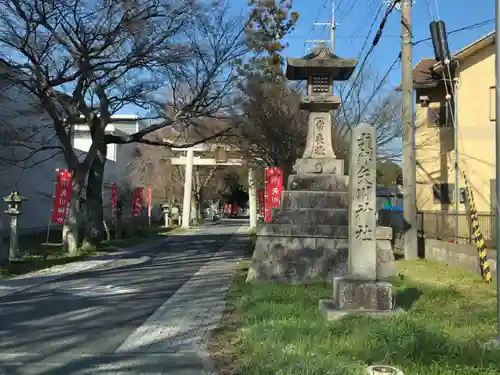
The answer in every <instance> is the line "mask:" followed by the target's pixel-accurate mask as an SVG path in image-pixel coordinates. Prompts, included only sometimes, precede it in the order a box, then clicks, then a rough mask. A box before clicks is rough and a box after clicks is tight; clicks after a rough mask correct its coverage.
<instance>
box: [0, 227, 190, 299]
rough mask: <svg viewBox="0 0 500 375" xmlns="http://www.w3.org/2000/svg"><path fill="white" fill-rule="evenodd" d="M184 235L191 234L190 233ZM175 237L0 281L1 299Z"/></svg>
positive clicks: (168, 236)
mask: <svg viewBox="0 0 500 375" xmlns="http://www.w3.org/2000/svg"><path fill="white" fill-rule="evenodd" d="M183 234H191V233H189V232H188V233H183ZM173 235H175V234H174V233H172V235H166V236H165V238H160V239H158V240H152V241H148V242H145V243H141V244H137V245H133V246H130V247H127V248H124V249H121V250H119V251H117V252H113V253H110V254H102V255H94V256H90V257H88V258H86V259H84V260H80V261H76V262H70V263H66V264H62V265H58V266H54V267H50V268H44V269H42V270H39V271H34V272H30V273H27V274H25V275H21V276H16V277H12V278H10V279H6V280H3V281H0V298H2V297H6V296H9V295H12V294H15V293H19V292H22V291H25V290H28V289H31V288H36V287H38V286H40V285H43V284H45V283H48V282H51V281H56V280H59V279H62V278H63V277H66V276H69V275H74V274H77V273H80V272H85V271H89V270H92V269H95V268H97V267H100V266H104V265H107V264H110V263H112V262H114V261H117V260H120V259H122V258H124V257H126V256H127V255H131V254H135V253H139V252H141V251H144V250H147V249H150V248H153V247H156V246H159V245H161V244H162V243H164V242H168V241H169V240H170V239H171V237H172V236H173Z"/></svg>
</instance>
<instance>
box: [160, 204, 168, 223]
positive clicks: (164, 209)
mask: <svg viewBox="0 0 500 375" xmlns="http://www.w3.org/2000/svg"><path fill="white" fill-rule="evenodd" d="M160 207H161V212H162V213H163V215H164V217H165V228H168V227H169V226H170V206H169V205H168V203H163V204H161V205H160Z"/></svg>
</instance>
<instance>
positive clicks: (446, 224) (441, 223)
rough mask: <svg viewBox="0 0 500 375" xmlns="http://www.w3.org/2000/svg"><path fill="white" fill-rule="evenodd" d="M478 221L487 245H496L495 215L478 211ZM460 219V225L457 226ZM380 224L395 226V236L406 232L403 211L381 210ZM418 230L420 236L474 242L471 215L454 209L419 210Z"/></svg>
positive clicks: (397, 236)
mask: <svg viewBox="0 0 500 375" xmlns="http://www.w3.org/2000/svg"><path fill="white" fill-rule="evenodd" d="M477 216H478V221H479V226H480V228H481V232H482V233H483V237H484V240H485V244H486V247H488V248H492V247H493V245H494V240H495V239H494V238H493V228H494V220H495V215H494V214H493V213H491V212H478V214H477ZM457 220H458V227H457ZM379 224H380V225H384V226H390V227H392V228H393V236H394V237H395V238H399V237H400V235H402V234H403V233H404V221H403V213H402V212H390V211H386V210H381V211H379ZM417 230H418V234H419V236H420V237H424V238H434V239H438V240H442V241H450V242H459V243H474V240H473V238H472V225H471V220H470V215H469V214H468V213H466V212H460V213H458V215H457V213H456V212H453V211H418V212H417Z"/></svg>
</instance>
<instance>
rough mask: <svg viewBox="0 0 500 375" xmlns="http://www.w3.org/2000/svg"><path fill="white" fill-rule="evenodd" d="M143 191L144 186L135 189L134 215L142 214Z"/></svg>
mask: <svg viewBox="0 0 500 375" xmlns="http://www.w3.org/2000/svg"><path fill="white" fill-rule="evenodd" d="M143 192H144V188H136V189H135V190H134V198H133V201H132V216H141V209H142V194H143Z"/></svg>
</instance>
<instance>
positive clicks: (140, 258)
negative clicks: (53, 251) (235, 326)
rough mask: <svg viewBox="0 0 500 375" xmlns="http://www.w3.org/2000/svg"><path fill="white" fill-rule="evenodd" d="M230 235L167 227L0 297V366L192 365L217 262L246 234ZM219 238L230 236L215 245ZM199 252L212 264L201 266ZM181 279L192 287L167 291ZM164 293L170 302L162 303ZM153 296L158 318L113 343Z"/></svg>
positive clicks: (11, 372) (18, 370)
mask: <svg viewBox="0 0 500 375" xmlns="http://www.w3.org/2000/svg"><path fill="white" fill-rule="evenodd" d="M235 225H237V224H235ZM225 226H226V224H225ZM238 226H241V223H240V224H238ZM233 235H234V232H233V233H232V234H231V233H229V232H228V234H217V233H215V234H203V233H200V234H198V235H187V236H176V237H172V238H171V239H170V240H169V241H168V242H166V243H164V244H162V245H159V246H157V247H155V248H153V249H149V250H145V251H141V252H139V253H137V254H133V255H128V256H126V257H124V258H122V259H120V260H117V261H115V262H113V263H112V264H107V265H105V266H102V267H99V268H97V269H93V270H90V271H85V272H81V273H78V274H74V275H69V276H66V277H64V278H62V279H59V280H57V281H52V282H48V283H46V284H44V285H42V286H40V287H37V288H34V289H31V290H28V291H25V292H20V293H16V294H13V295H10V296H6V297H3V298H0V335H1V336H0V337H2V340H1V341H0V363H1V365H0V374H6V375H35V374H36V375H56V374H57V375H59V374H61V375H63V374H64V375H67V374H118V373H120V374H150V373H151V374H152V373H155V374H161V373H168V374H176V375H177V374H179V375H180V374H194V373H195V372H194V371H196V370H199V369H201V368H202V361H201V359H200V358H201V357H202V356H201V353H200V352H199V350H200V349H199V340H198V339H197V338H198V337H200V336H203V335H204V334H205V335H206V331H207V330H208V329H209V328H214V326H216V324H217V322H214V320H213V315H214V314H213V312H214V311H216V310H217V309H219V308H220V306H219V305H217V300H218V299H219V298H220V295H222V294H223V293H224V291H225V289H224V288H226V286H227V277H228V276H227V271H224V267H223V266H224V264H225V262H228V261H234V259H235V258H237V257H239V256H241V254H242V253H243V251H244V249H245V248H246V245H247V239H248V236H247V235H237V236H233ZM229 239H231V243H230V246H228V247H226V248H225V249H224V251H220V252H217V251H218V250H219V249H220V248H221V247H222V246H223V245H224V244H225V243H227V242H228V240H229ZM209 261H210V264H216V265H217V264H220V265H221V269H220V271H218V269H215V270H212V268H210V269H207V270H206V271H205V268H206V267H203V266H204V265H205V264H206V263H207V262H209ZM200 268H201V269H200ZM226 268H227V267H226ZM218 272H220V274H218ZM193 275H195V276H194V277H193ZM192 277H193V278H192ZM191 278H192V279H191ZM190 279H191V280H190ZM188 280H190V283H194V284H193V285H195V288H194V289H190V290H191V292H189V291H186V292H183V293H182V294H180V291H179V293H176V291H178V290H179V288H181V286H182V285H183V284H185V283H186V282H187V281H188ZM193 280H194V281H193ZM183 289H184V288H182V289H181V291H182V290H183ZM174 293H175V295H174ZM173 295H174V298H173V300H176V302H178V304H177V305H176V304H175V303H174V302H172V304H171V305H169V304H168V303H167V304H165V301H167V300H169V298H170V297H172V296H173ZM162 305H164V306H163V310H164V315H163V316H164V317H167V316H168V321H164V320H162V321H157V322H156V323H154V324H152V325H151V326H148V327H146V331H145V332H143V334H142V336H140V340H139V344H136V345H135V347H134V348H133V351H132V352H130V351H129V350H126V349H123V345H122V343H124V342H125V341H126V340H127V338H128V337H129V336H130V335H131V334H132V333H133V332H134V331H136V329H137V327H139V326H141V325H142V324H143V323H144V322H145V321H146V320H147V319H148V317H150V316H151V314H152V313H153V312H155V311H156V310H157V309H158V308H159V307H160V306H162ZM176 306H177V307H176ZM178 306H181V307H182V306H184V309H180V310H179V308H178ZM186 306H188V308H185V307H186ZM158 325H160V327H161V328H162V329H161V330H157V329H156V328H158ZM181 328H182V329H181ZM153 330H155V331H154V332H153ZM200 330H202V331H201V333H200ZM159 331H161V332H160V333H158V332H159ZM155 335H156V336H157V337H155ZM120 347H122V349H120V350H119V351H118V352H117V349H119V348H120Z"/></svg>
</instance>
